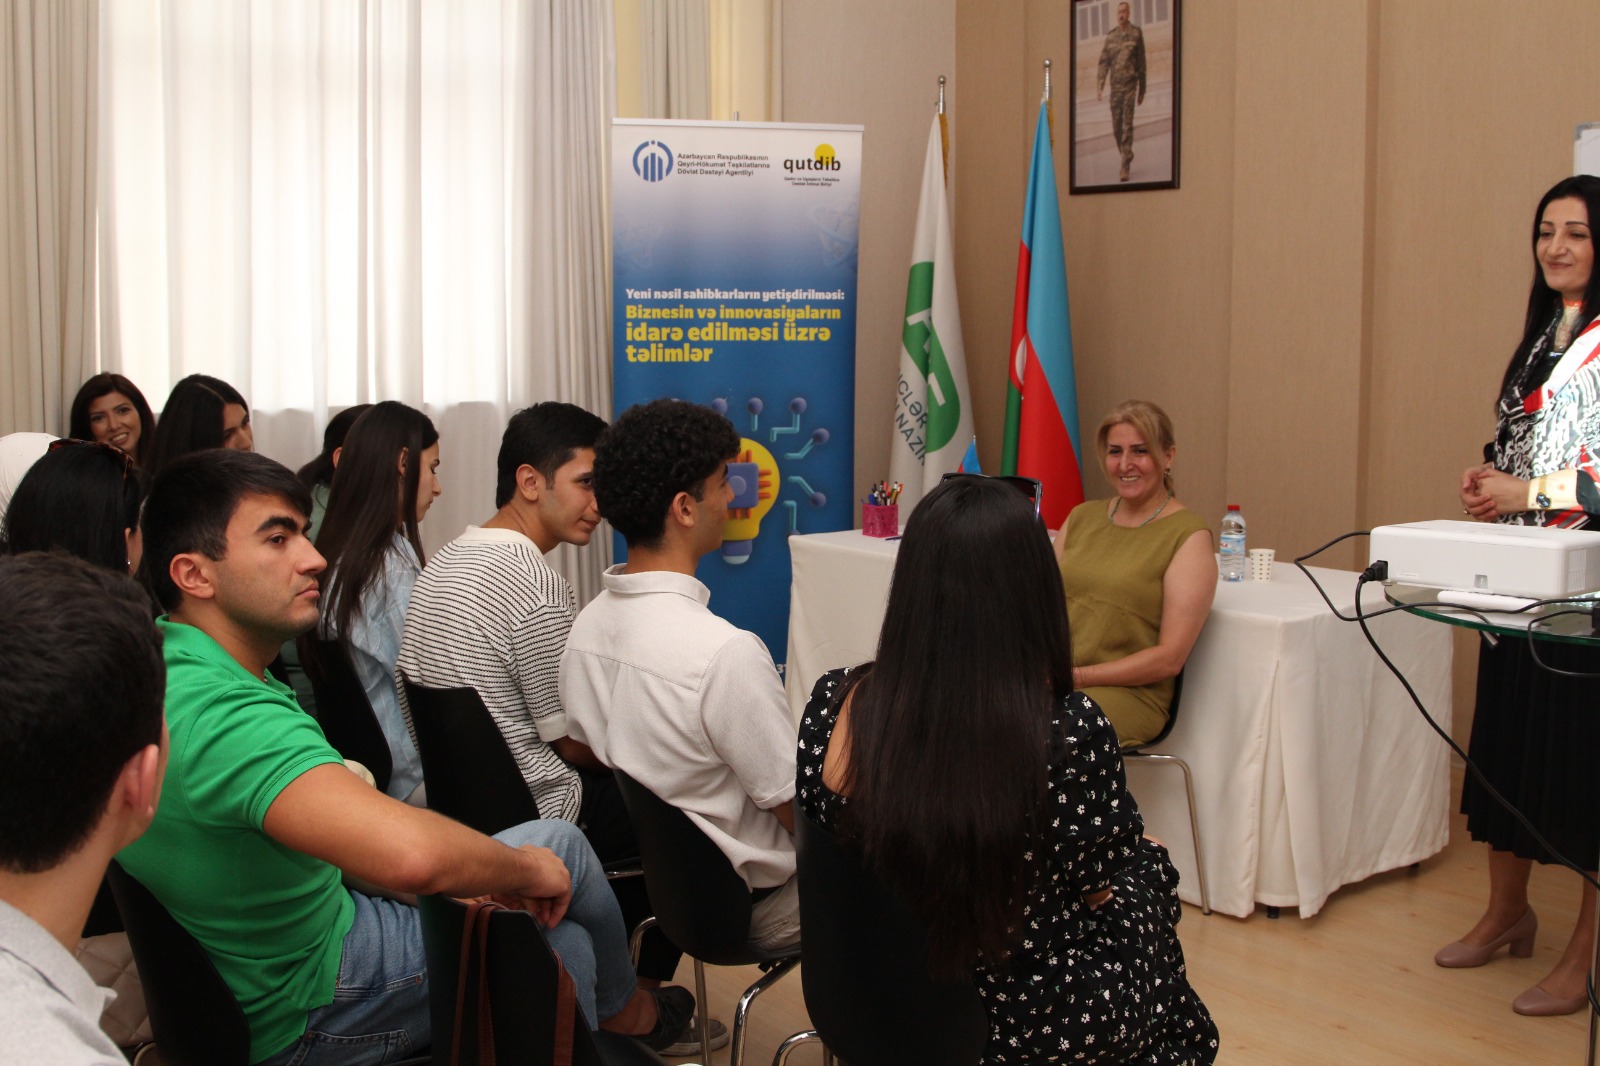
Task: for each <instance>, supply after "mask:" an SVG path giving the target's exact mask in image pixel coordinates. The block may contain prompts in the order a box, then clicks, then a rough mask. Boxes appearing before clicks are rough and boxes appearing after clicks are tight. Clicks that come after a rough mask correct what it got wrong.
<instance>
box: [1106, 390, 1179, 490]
mask: <svg viewBox="0 0 1600 1066" xmlns="http://www.w3.org/2000/svg"><path fill="white" fill-rule="evenodd" d="M1120 425H1129V426H1132V427H1133V428H1134V429H1136V430H1138V431H1139V436H1141V437H1143V438H1144V443H1145V445H1146V446H1147V447H1149V448H1150V449H1151V450H1152V451H1155V452H1159V453H1160V457H1161V458H1162V459H1164V458H1165V457H1166V454H1167V453H1168V452H1170V451H1171V450H1172V449H1173V448H1174V447H1175V446H1176V444H1177V442H1176V441H1174V440H1173V439H1172V419H1170V418H1168V417H1167V412H1165V411H1163V410H1162V409H1161V408H1160V407H1158V406H1156V405H1155V404H1153V403H1151V402H1150V401H1149V400H1124V401H1123V402H1122V403H1119V404H1117V406H1115V407H1113V408H1112V409H1111V413H1110V414H1108V415H1106V417H1105V418H1104V419H1102V420H1101V422H1100V429H1099V431H1098V432H1096V433H1095V447H1096V448H1097V449H1099V452H1100V455H1101V457H1102V458H1104V456H1105V454H1106V438H1107V437H1109V436H1110V435H1111V428H1112V427H1113V426H1120ZM1161 479H1162V481H1163V482H1164V483H1165V484H1166V486H1167V491H1168V492H1174V493H1175V492H1176V491H1177V490H1176V489H1175V488H1173V483H1172V470H1171V468H1165V469H1163V471H1162V475H1161Z"/></svg>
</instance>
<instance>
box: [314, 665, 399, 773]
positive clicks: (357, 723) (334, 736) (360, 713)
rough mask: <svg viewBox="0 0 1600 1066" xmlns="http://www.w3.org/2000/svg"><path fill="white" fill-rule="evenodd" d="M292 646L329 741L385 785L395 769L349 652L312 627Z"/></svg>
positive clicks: (385, 740) (341, 753)
mask: <svg viewBox="0 0 1600 1066" xmlns="http://www.w3.org/2000/svg"><path fill="white" fill-rule="evenodd" d="M295 646H296V647H297V648H299V650H300V665H301V667H302V668H304V670H305V672H306V676H307V677H308V678H310V679H311V688H312V691H314V692H315V693H316V695H317V721H318V722H319V723H321V725H322V733H323V735H324V736H326V737H327V738H328V743H329V744H331V745H333V750H334V751H337V752H338V753H339V754H340V755H343V756H344V757H345V758H346V759H354V760H355V761H356V762H359V763H360V764H361V765H363V766H365V767H366V768H367V769H368V770H371V771H372V776H373V777H374V778H376V779H377V782H378V791H379V792H386V791H388V788H389V777H390V775H392V774H393V773H394V760H393V759H392V757H391V756H390V755H389V741H388V739H387V738H386V737H385V736H384V735H383V726H382V725H380V724H379V723H378V716H377V715H376V714H374V713H373V711H372V703H371V702H370V701H369V700H368V699H367V690H366V689H365V688H363V687H362V684H361V678H360V677H359V676H358V675H357V674H356V668H355V664H354V663H352V662H351V661H350V652H349V651H348V650H347V649H346V648H345V646H344V645H343V644H341V643H339V642H338V641H337V640H322V639H320V638H318V637H317V636H315V635H314V634H312V633H307V634H305V635H304V636H302V637H301V638H300V639H299V640H298V641H296V642H295Z"/></svg>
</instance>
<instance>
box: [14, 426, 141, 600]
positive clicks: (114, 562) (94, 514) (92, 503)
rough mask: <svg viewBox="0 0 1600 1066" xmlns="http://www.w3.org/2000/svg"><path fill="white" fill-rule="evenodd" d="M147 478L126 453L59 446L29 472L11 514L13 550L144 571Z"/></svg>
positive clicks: (105, 447)
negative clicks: (54, 553)
mask: <svg viewBox="0 0 1600 1066" xmlns="http://www.w3.org/2000/svg"><path fill="white" fill-rule="evenodd" d="M143 502H144V478H143V476H142V475H141V474H140V472H139V471H138V470H137V469H136V468H135V467H134V465H133V460H132V458H130V457H129V456H128V454H127V453H126V452H124V451H122V450H121V449H120V448H116V447H114V446H112V445H110V444H106V443H103V442H100V441H84V440H58V441H55V442H54V443H52V444H51V445H50V447H49V450H47V451H46V452H45V454H44V455H43V456H41V457H40V458H39V460H38V461H37V462H35V463H34V464H33V466H32V467H30V468H29V470H28V472H27V474H25V475H23V478H22V481H21V482H20V483H19V484H18V485H17V491H16V492H15V493H13V494H12V497H11V504H10V506H9V507H7V508H6V513H5V521H4V526H3V530H0V544H3V545H4V548H5V550H6V551H7V552H9V553H10V554H13V555H20V554H21V553H23V552H28V551H64V552H67V553H68V554H70V555H76V556H77V557H78V558H80V559H86V560H88V561H89V562H91V563H95V564H97V565H99V566H103V567H105V568H107V569H108V570H117V571H120V572H122V573H124V574H129V573H132V572H134V571H135V570H137V569H138V566H139V556H140V551H139V545H140V542H139V507H140V505H141V504H142V503H143Z"/></svg>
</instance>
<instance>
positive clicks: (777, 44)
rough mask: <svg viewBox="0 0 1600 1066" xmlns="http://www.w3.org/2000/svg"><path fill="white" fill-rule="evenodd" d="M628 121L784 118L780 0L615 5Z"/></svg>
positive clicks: (628, 0) (620, 89) (655, 0)
mask: <svg viewBox="0 0 1600 1066" xmlns="http://www.w3.org/2000/svg"><path fill="white" fill-rule="evenodd" d="M615 3H616V34H617V55H618V57H619V60H618V63H617V101H618V111H617V113H618V114H619V115H623V116H625V117H627V118H684V119H706V118H710V119H717V120H719V121H728V120H732V119H734V118H738V119H742V120H743V121H745V122H778V121H781V120H782V118H783V99H782V88H781V87H782V79H783V68H782V61H781V55H782V39H781V28H782V23H783V0H615Z"/></svg>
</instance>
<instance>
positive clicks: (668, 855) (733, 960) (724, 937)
mask: <svg viewBox="0 0 1600 1066" xmlns="http://www.w3.org/2000/svg"><path fill="white" fill-rule="evenodd" d="M614 772H615V774H616V777H617V785H618V787H619V788H620V790H621V792H622V802H623V803H624V804H625V805H626V806H627V808H628V819H629V820H630V821H631V822H633V829H634V833H635V834H636V835H637V836H638V838H639V859H640V861H641V862H642V863H643V865H644V879H645V884H646V885H648V886H649V890H650V905H651V906H652V907H653V908H654V909H655V917H656V922H657V923H658V924H659V925H660V926H661V929H662V931H663V932H665V933H666V934H667V938H668V939H669V940H671V941H672V942H673V943H674V944H676V945H678V947H679V948H681V949H683V950H684V951H686V952H687V953H689V954H690V955H692V956H694V957H695V958H697V959H699V960H701V961H702V962H709V963H712V964H713V965H717V966H741V965H744V964H746V963H748V962H750V961H751V955H750V949H749V947H748V946H747V941H748V940H749V938H750V909H751V908H750V889H749V887H748V886H747V885H746V884H745V883H744V878H742V877H740V876H739V874H738V873H737V872H736V871H735V870H734V868H733V864H732V863H730V862H729V861H728V857H727V856H726V855H724V854H723V853H722V849H721V848H719V847H717V845H716V844H715V843H713V842H712V840H711V838H710V837H708V836H706V835H705V834H704V833H703V832H701V831H700V827H699V826H697V825H695V824H694V822H692V821H690V819H689V816H688V815H687V814H684V813H683V812H682V811H680V810H678V808H676V807H674V806H673V805H672V804H670V803H668V802H666V801H665V800H663V799H662V798H661V797H659V796H657V795H656V794H655V793H654V792H651V791H650V790H649V789H648V788H646V787H644V786H643V785H641V784H639V782H637V781H635V780H634V779H633V778H631V777H629V776H628V775H627V774H626V773H624V772H623V771H621V770H616V771H614Z"/></svg>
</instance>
